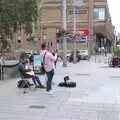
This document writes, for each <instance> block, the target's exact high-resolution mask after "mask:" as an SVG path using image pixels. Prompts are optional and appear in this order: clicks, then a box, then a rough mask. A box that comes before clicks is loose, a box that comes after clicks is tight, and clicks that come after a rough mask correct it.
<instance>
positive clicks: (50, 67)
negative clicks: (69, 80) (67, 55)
mask: <svg viewBox="0 0 120 120" xmlns="http://www.w3.org/2000/svg"><path fill="white" fill-rule="evenodd" d="M41 49H42V51H41V60H42V64H43V67H44V69H45V74H46V76H47V82H46V91H47V92H48V93H50V94H53V93H52V79H53V76H54V63H55V61H56V59H57V54H55V56H53V54H52V53H51V52H50V51H48V50H47V49H46V44H42V46H41Z"/></svg>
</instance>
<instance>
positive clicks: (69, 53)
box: [59, 50, 71, 59]
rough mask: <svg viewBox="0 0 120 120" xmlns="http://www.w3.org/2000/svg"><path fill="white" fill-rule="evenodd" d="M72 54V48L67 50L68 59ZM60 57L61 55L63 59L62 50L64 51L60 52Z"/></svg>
mask: <svg viewBox="0 0 120 120" xmlns="http://www.w3.org/2000/svg"><path fill="white" fill-rule="evenodd" d="M70 55H71V51H70V50H67V59H68V58H69V56H70ZM59 57H60V58H61V59H63V52H62V51H60V52H59Z"/></svg>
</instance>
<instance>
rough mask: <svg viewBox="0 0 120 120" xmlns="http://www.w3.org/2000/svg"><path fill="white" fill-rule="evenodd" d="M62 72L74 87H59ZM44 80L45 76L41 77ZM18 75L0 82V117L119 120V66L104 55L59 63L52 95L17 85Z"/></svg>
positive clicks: (11, 119) (9, 119)
mask: <svg viewBox="0 0 120 120" xmlns="http://www.w3.org/2000/svg"><path fill="white" fill-rule="evenodd" d="M65 75H69V76H70V79H71V81H75V82H76V83H77V87H75V88H64V87H58V83H59V82H61V81H63V78H64V76H65ZM40 79H41V81H42V82H43V83H45V77H44V76H40ZM17 80H18V78H15V79H9V80H4V81H0V120H120V69H119V68H109V67H108V64H107V58H105V57H104V58H103V57H101V56H100V57H98V58H97V59H95V58H94V57H92V58H91V60H89V61H80V62H79V63H77V64H72V63H69V64H68V67H67V68H63V67H62V62H58V64H57V68H56V70H55V76H54V80H53V92H54V94H53V95H49V94H48V93H46V91H45V89H34V87H33V88H31V89H28V90H27V93H26V94H23V89H18V88H17V87H16V84H17Z"/></svg>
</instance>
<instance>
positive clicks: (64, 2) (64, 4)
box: [62, 0, 67, 67]
mask: <svg viewBox="0 0 120 120" xmlns="http://www.w3.org/2000/svg"><path fill="white" fill-rule="evenodd" d="M66 13H67V0H62V15H63V17H62V18H63V29H64V30H65V31H66V30H67V14H66ZM62 49H63V50H62V52H63V67H67V40H66V36H65V35H63V38H62Z"/></svg>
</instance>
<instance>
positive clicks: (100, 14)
mask: <svg viewBox="0 0 120 120" xmlns="http://www.w3.org/2000/svg"><path fill="white" fill-rule="evenodd" d="M94 20H99V21H103V20H105V8H94Z"/></svg>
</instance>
